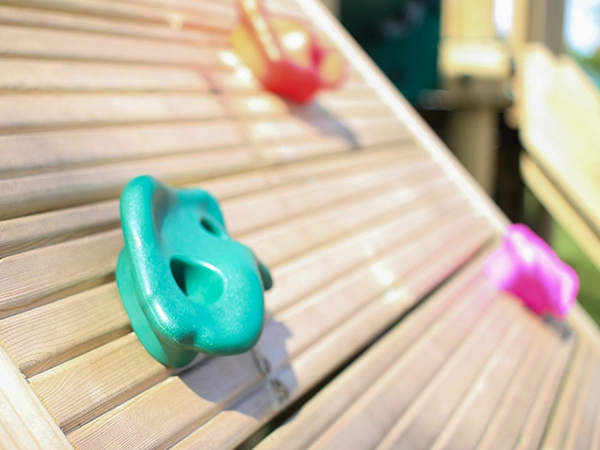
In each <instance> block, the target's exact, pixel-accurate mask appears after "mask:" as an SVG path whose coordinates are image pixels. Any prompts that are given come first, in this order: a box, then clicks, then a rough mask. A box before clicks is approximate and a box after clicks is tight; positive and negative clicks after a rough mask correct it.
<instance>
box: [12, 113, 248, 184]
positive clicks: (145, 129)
mask: <svg viewBox="0 0 600 450" xmlns="http://www.w3.org/2000/svg"><path fill="white" fill-rule="evenodd" d="M243 143H244V136H243V134H242V130H241V129H240V127H239V125H238V124H237V123H236V122H235V121H233V120H231V119H228V120H214V121H199V122H190V123H175V124H154V125H148V124H146V125H130V126H125V127H106V128H101V129H97V128H96V129H94V128H92V129H83V130H81V129H78V130H53V131H40V132H37V133H27V134H9V135H3V136H0V150H1V151H2V153H3V154H4V155H6V157H5V159H4V160H3V164H2V168H1V170H0V173H2V175H4V177H7V176H11V175H20V174H21V173H27V172H32V171H35V170H40V169H43V170H46V171H47V170H56V169H57V168H58V167H59V166H70V165H84V164H87V165H96V164H98V163H102V162H107V161H114V160H118V159H132V158H149V157H157V156H160V155H177V154H182V153H186V152H187V153H191V152H198V151H200V150H210V149H216V148H218V147H225V146H233V145H241V144H243ZM227 151H229V152H232V151H235V149H229V150H223V151H222V152H221V153H223V152H225V153H226V152H227ZM246 151H247V150H246ZM242 157H243V155H242ZM244 160H248V156H246V158H245V159H244ZM138 164H141V163H139V162H138ZM54 184H56V183H54Z"/></svg>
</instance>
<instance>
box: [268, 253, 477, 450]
mask: <svg viewBox="0 0 600 450" xmlns="http://www.w3.org/2000/svg"><path fill="white" fill-rule="evenodd" d="M488 254H489V252H486V253H485V255H488ZM482 261H483V260H482V258H481V257H478V258H476V259H475V260H473V261H471V262H469V263H468V264H467V267H465V268H464V270H462V271H461V273H460V275H458V276H457V277H456V278H455V279H453V280H452V281H451V282H450V283H449V284H448V285H446V286H444V287H443V288H442V289H441V290H440V291H439V292H437V293H435V294H434V295H433V297H432V298H430V299H429V300H428V301H427V302H426V303H425V304H423V305H422V306H420V307H419V308H418V309H417V310H415V311H413V312H412V313H410V314H409V315H408V317H406V318H405V319H403V321H402V323H401V326H396V327H394V328H393V329H392V330H391V331H390V332H388V333H387V334H386V335H384V337H383V338H382V339H381V340H380V341H379V342H377V343H376V344H375V345H374V346H373V347H372V348H370V349H369V350H368V351H367V352H365V353H364V354H363V355H362V356H361V357H360V358H359V359H357V360H356V362H355V363H353V364H352V365H351V366H350V367H349V368H348V369H346V370H345V371H344V372H342V373H341V374H340V375H339V376H337V377H336V378H335V379H334V380H333V381H332V382H331V383H329V384H328V385H327V386H326V387H325V388H323V389H322V390H321V391H319V393H318V394H317V395H316V396H315V397H313V398H312V399H311V400H310V401H309V402H308V403H306V404H305V405H303V407H302V408H301V409H300V410H299V411H298V413H297V414H295V415H294V416H293V418H292V419H290V420H288V421H287V422H286V423H285V424H283V425H282V426H280V427H278V428H277V429H276V430H275V431H273V432H272V433H271V434H270V435H269V436H268V437H267V438H266V439H265V440H263V441H262V442H261V443H260V444H259V445H258V447H257V449H260V450H264V449H268V448H283V447H285V448H289V449H290V450H292V449H300V448H307V447H308V446H309V445H310V443H312V442H313V441H314V440H315V439H316V438H317V437H318V436H319V435H321V434H322V433H323V432H324V431H325V430H326V429H327V427H328V426H329V425H330V424H331V423H332V422H333V421H335V420H336V419H337V418H338V417H339V416H340V415H341V414H343V412H344V411H345V410H347V409H348V408H349V407H350V406H351V405H352V403H353V402H354V401H355V400H356V399H357V398H358V397H359V396H360V395H361V394H362V393H363V392H364V391H365V390H366V389H367V388H368V387H369V386H371V385H372V384H373V383H374V382H375V381H376V380H377V378H378V377H379V376H380V375H381V374H382V373H383V372H384V371H385V370H386V369H387V368H388V367H390V366H391V365H392V364H393V363H394V361H395V360H396V359H397V358H399V357H400V356H401V355H402V353H403V352H405V351H406V350H407V348H409V347H410V345H411V344H413V343H414V342H415V341H417V340H418V339H419V336H420V335H421V334H422V333H423V332H425V330H426V329H427V327H431V326H435V324H436V322H437V321H440V320H441V319H442V317H443V315H444V314H448V313H449V311H450V310H451V309H452V307H453V306H454V305H455V304H456V303H457V302H458V301H459V298H460V295H464V294H465V291H467V292H468V291H469V289H471V290H472V289H473V287H474V286H476V285H477V284H482V283H483V277H482V275H481V262H482ZM409 292H410V290H409Z"/></svg>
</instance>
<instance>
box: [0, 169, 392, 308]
mask: <svg viewBox="0 0 600 450" xmlns="http://www.w3.org/2000/svg"><path fill="white" fill-rule="evenodd" d="M384 161H385V160H384ZM363 168H364V166H363ZM375 173H377V172H375ZM344 177H348V178H349V179H350V180H355V181H356V179H357V178H356V175H355V174H353V173H350V174H349V176H348V174H344V173H342V174H341V176H339V177H337V178H333V180H334V181H336V180H337V181H336V182H340V180H341V181H342V182H343V180H345V178H344ZM359 179H360V176H359ZM350 184H352V183H350ZM346 185H348V183H346ZM359 186H360V184H359ZM329 188H330V186H329V185H328V184H327V183H322V184H321V186H320V188H319V189H313V190H312V191H311V192H310V194H311V195H316V194H317V193H324V192H326V191H327V190H328V189H329ZM351 193H352V191H350V192H349V193H347V195H351ZM278 194H279V193H278V190H277V188H275V189H274V192H272V191H269V192H268V195H269V197H267V198H270V199H271V201H270V202H266V203H265V202H263V207H264V208H270V210H271V212H272V214H275V217H276V218H277V219H278V220H283V219H285V218H289V217H291V216H293V214H291V213H294V212H295V213H296V214H300V212H301V211H300V210H299V209H296V210H294V211H291V212H290V211H289V210H288V211H287V213H284V214H279V213H277V212H276V211H277V210H275V209H273V207H272V206H271V204H270V203H271V202H272V203H274V204H281V205H282V208H283V209H282V211H284V212H285V211H286V206H287V204H286V203H285V202H281V201H278ZM257 195H259V196H260V198H264V195H263V194H262V193H259V194H257ZM301 195H302V196H304V197H305V198H306V193H304V194H301ZM344 195H345V194H344V191H343V190H340V191H337V197H335V198H336V199H340V198H344ZM251 198H252V197H251ZM251 198H250V199H251ZM299 198H301V197H299ZM245 201H246V202H248V201H250V200H249V199H246V200H245ZM234 206H235V205H234ZM316 206H323V205H322V204H321V205H319V204H317V205H315V204H313V203H311V202H309V201H305V202H304V204H303V208H304V212H306V211H311V210H313V209H314V208H315V207H316ZM232 210H233V209H232V206H231V203H225V204H224V205H223V211H224V213H225V216H226V218H227V219H229V213H230V212H231V211H232ZM263 214H264V216H266V212H265V211H263ZM262 217H263V215H261V214H259V215H258V219H259V220H260V219H261V218H262ZM250 219H252V217H250V216H249V217H246V218H245V220H246V221H247V223H250V224H252V221H251V220H250ZM230 230H231V231H232V233H233V234H234V236H238V235H239V234H241V232H242V230H240V229H235V227H232V226H230ZM122 247H123V241H122V235H121V230H120V229H116V230H112V231H107V232H103V233H99V234H97V235H93V236H90V237H84V238H81V239H77V240H74V241H69V242H65V243H61V244H56V245H54V246H50V247H45V248H41V249H36V250H32V251H29V252H26V253H21V254H16V255H12V256H8V257H6V258H5V259H4V260H3V264H2V265H1V266H0V275H2V276H3V278H4V280H5V282H4V284H3V288H4V289H3V290H2V292H1V293H0V315H1V316H2V317H6V316H8V315H12V314H16V313H18V312H20V311H24V310H26V309H30V308H32V307H33V306H37V305H39V304H42V303H48V302H50V301H52V300H56V299H58V298H62V297H64V296H66V295H69V294H71V293H74V292H78V291H81V290H83V289H84V288H89V287H91V286H94V285H98V284H100V283H102V282H103V281H106V280H107V278H110V277H111V274H112V271H113V269H114V265H115V263H116V258H117V255H118V252H119V251H120V250H121V248H122ZM32 277H33V278H34V281H32V280H31V278H32Z"/></svg>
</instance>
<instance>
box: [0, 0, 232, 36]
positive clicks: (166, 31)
mask: <svg viewBox="0 0 600 450" xmlns="http://www.w3.org/2000/svg"><path fill="white" fill-rule="evenodd" d="M63 4H64V3H63ZM0 24H9V25H19V26H22V27H38V28H42V27H43V28H55V29H61V30H70V31H84V32H96V33H102V34H109V35H123V36H129V37H141V38H150V39H156V40H161V41H175V42H186V43H190V44H196V45H204V46H210V45H213V44H216V45H220V46H222V45H223V44H224V43H225V42H226V39H227V36H226V35H225V34H222V33H215V32H214V31H213V32H212V33H211V32H208V31H204V32H202V31H200V30H194V31H192V30H189V29H188V30H182V29H180V28H177V27H168V26H166V25H167V24H148V23H146V24H143V25H142V24H138V23H127V22H125V21H122V20H110V19H107V18H99V17H94V16H85V15H82V14H77V15H75V14H65V13H63V12H54V11H48V10H45V11H40V10H35V9H31V8H13V7H8V6H0Z"/></svg>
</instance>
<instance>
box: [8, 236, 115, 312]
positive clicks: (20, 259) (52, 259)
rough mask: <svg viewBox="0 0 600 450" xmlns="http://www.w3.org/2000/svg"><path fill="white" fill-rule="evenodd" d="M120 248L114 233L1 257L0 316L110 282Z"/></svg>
mask: <svg viewBox="0 0 600 450" xmlns="http://www.w3.org/2000/svg"><path fill="white" fill-rule="evenodd" d="M122 247H123V240H122V237H121V230H114V231H107V232H104V233H99V234H97V235H95V236H90V237H85V238H82V239H78V240H76V241H71V242H66V243H64V244H57V245H55V246H50V247H46V248H41V249H38V250H33V251H31V252H28V253H23V254H18V255H13V256H8V257H6V258H4V259H3V260H2V264H0V278H1V279H2V290H1V291H0V317H7V316H10V315H13V314H16V313H18V312H21V311H24V310H26V309H31V308H34V307H35V306H39V305H42V304H45V303H49V302H51V301H53V300H56V299H58V298H63V297H66V296H68V295H70V294H72V293H74V292H80V291H83V290H85V289H89V288H91V287H93V286H97V285H99V284H102V283H103V282H106V281H108V280H110V279H111V278H112V276H113V275H112V273H113V271H114V268H115V264H116V256H117V254H118V252H119V251H120V250H121V248H122ZM32 261H35V264H32Z"/></svg>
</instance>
